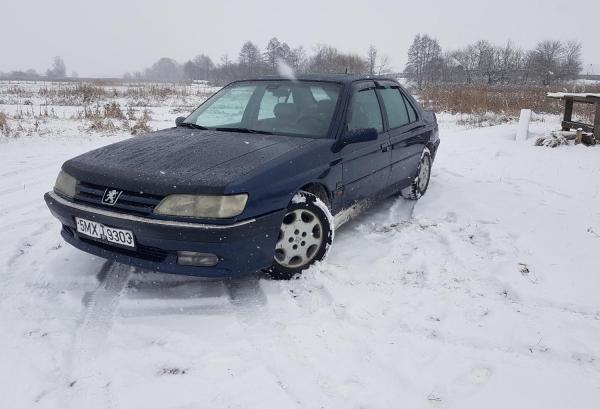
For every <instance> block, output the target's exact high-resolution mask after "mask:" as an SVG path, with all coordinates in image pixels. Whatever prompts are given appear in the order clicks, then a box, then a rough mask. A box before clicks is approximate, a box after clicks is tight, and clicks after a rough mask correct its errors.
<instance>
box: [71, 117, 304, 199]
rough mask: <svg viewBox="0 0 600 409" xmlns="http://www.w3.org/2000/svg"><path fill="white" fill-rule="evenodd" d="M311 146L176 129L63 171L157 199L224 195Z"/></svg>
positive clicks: (93, 155)
mask: <svg viewBox="0 0 600 409" xmlns="http://www.w3.org/2000/svg"><path fill="white" fill-rule="evenodd" d="M311 141H314V140H312V139H309V138H294V137H287V136H281V135H260V134H244V133H238V132H219V131H211V130H206V131H205V130H193V129H188V128H170V129H165V130H162V131H158V132H153V133H151V134H147V135H143V136H137V137H133V138H131V139H128V140H125V141H122V142H118V143H115V144H112V145H108V146H105V147H102V148H99V149H96V150H93V151H90V152H87V153H85V154H83V155H80V156H77V157H76V158H73V159H71V160H69V161H67V162H66V163H65V164H64V165H63V169H64V170H65V171H66V172H67V173H69V174H70V175H72V176H74V177H75V178H77V179H79V180H82V181H85V182H88V183H93V184H97V185H102V186H108V187H114V188H119V189H124V190H130V191H143V192H145V193H150V194H156V195H167V194H172V193H222V192H223V189H224V188H225V186H227V185H228V184H230V183H232V182H234V181H236V180H239V179H240V178H241V177H243V176H244V175H246V174H248V173H249V172H252V171H253V170H255V169H257V168H258V167H259V166H262V165H264V164H265V163H266V162H268V161H270V160H272V159H275V158H276V157H278V156H280V155H283V154H286V153H288V152H290V151H292V150H294V149H296V148H298V147H300V146H301V145H303V144H306V143H311Z"/></svg>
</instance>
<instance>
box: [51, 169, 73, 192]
mask: <svg viewBox="0 0 600 409" xmlns="http://www.w3.org/2000/svg"><path fill="white" fill-rule="evenodd" d="M76 188H77V179H75V178H74V177H73V176H71V175H69V174H68V173H67V172H65V171H63V170H61V171H60V172H59V173H58V177H57V178H56V183H55V184H54V191H55V192H57V193H60V194H61V195H63V196H66V197H69V198H73V197H75V193H76Z"/></svg>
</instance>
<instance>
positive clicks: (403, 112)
mask: <svg viewBox="0 0 600 409" xmlns="http://www.w3.org/2000/svg"><path fill="white" fill-rule="evenodd" d="M379 93H380V94H381V98H382V99H383V105H384V106H385V112H386V114H387V118H388V124H389V127H390V129H393V128H399V127H401V126H404V125H406V124H409V123H411V122H413V121H414V120H415V119H412V120H411V118H410V115H409V111H408V110H407V107H406V102H405V99H404V96H403V95H402V94H401V93H400V90H399V89H398V88H384V89H380V90H379ZM411 108H412V107H411ZM412 114H413V116H414V111H413V113H412ZM415 118H416V117H415Z"/></svg>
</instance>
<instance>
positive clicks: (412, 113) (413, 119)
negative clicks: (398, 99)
mask: <svg viewBox="0 0 600 409" xmlns="http://www.w3.org/2000/svg"><path fill="white" fill-rule="evenodd" d="M402 97H403V98H404V102H406V109H407V110H408V119H410V123H413V122H416V121H417V112H416V111H415V107H413V106H412V104H411V103H410V101H409V100H408V98H406V96H405V95H402Z"/></svg>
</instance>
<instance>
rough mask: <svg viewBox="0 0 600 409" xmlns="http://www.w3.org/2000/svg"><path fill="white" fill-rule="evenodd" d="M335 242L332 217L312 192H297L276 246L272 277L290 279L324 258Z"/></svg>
mask: <svg viewBox="0 0 600 409" xmlns="http://www.w3.org/2000/svg"><path fill="white" fill-rule="evenodd" d="M332 241H333V218H332V217H331V213H330V211H329V209H328V208H327V205H326V204H325V203H324V202H323V201H322V200H321V199H319V198H318V197H317V196H315V195H314V194H312V193H309V192H304V191H301V192H299V193H297V194H296V195H295V196H294V198H293V199H292V202H291V203H290V204H289V206H288V208H287V212H286V214H285V216H284V218H283V221H282V223H281V228H280V230H279V237H278V238H277V244H276V245H275V257H274V260H273V265H272V266H271V268H270V269H269V270H268V273H269V275H270V276H271V277H273V278H277V279H286V280H289V279H290V278H292V277H293V276H294V275H296V274H299V273H301V272H302V271H303V270H305V269H307V268H308V267H310V266H311V265H312V264H314V263H315V262H317V261H320V260H322V259H323V258H325V255H326V254H327V250H328V249H329V246H330V245H331V242H332Z"/></svg>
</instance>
